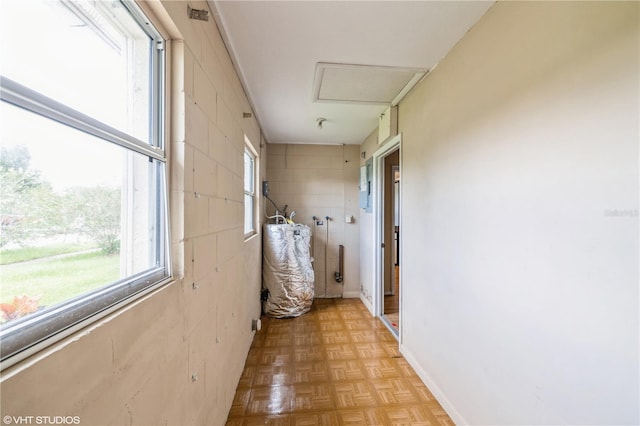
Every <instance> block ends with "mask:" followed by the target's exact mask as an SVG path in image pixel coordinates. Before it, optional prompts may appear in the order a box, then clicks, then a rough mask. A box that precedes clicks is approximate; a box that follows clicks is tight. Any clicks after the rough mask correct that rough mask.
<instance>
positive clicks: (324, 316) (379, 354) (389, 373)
mask: <svg viewBox="0 0 640 426" xmlns="http://www.w3.org/2000/svg"><path fill="white" fill-rule="evenodd" d="M227 425H228V426H252V425H272V426H312V425H319V426H338V425H358V426H360V425H375V426H381V425H411V426H418V425H434V426H453V425H454V424H453V422H452V421H451V419H450V418H449V416H448V415H447V413H446V412H445V411H444V409H442V407H441V406H440V404H439V403H438V401H436V399H435V397H434V396H433V394H432V393H431V392H430V391H429V389H428V388H427V387H426V386H425V385H424V383H423V382H422V381H421V380H420V378H419V377H418V376H417V375H416V373H415V371H414V370H413V368H412V367H411V366H410V365H409V363H408V362H407V361H406V360H405V359H404V358H403V357H402V355H401V354H400V351H399V348H398V342H397V340H396V339H395V337H394V336H393V335H392V334H391V333H390V332H389V331H388V329H387V328H386V326H385V325H384V324H383V323H382V322H381V321H380V320H379V319H377V318H372V317H371V315H370V314H369V311H368V310H367V309H366V307H365V306H364V305H363V304H362V303H361V302H360V301H359V300H357V299H319V300H316V301H314V305H313V307H312V309H311V311H310V312H309V313H307V314H305V315H302V316H300V317H297V318H289V319H273V318H266V317H265V318H263V329H262V330H261V331H260V332H258V333H256V335H255V336H254V341H253V344H252V345H251V349H250V350H249V354H248V356H247V360H246V364H245V369H244V371H243V373H242V376H241V377H240V381H239V383H238V388H237V390H236V394H235V398H234V400H233V403H232V406H231V409H230V411H229V416H228V419H227Z"/></svg>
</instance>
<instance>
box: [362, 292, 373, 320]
mask: <svg viewBox="0 0 640 426" xmlns="http://www.w3.org/2000/svg"><path fill="white" fill-rule="evenodd" d="M360 301H361V302H362V303H364V306H366V307H367V309H368V310H369V312H371V315H373V305H372V304H371V302H369V301H368V300H367V299H366V298H365V297H364V294H362V293H360Z"/></svg>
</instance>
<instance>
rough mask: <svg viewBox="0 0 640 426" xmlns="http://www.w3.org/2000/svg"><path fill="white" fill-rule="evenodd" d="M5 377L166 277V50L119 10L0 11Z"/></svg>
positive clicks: (47, 3)
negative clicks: (9, 369)
mask: <svg viewBox="0 0 640 426" xmlns="http://www.w3.org/2000/svg"><path fill="white" fill-rule="evenodd" d="M0 28H1V30H0V31H1V39H0V43H1V44H0V52H1V53H0V54H1V57H0V63H1V68H0V72H1V76H0V90H1V92H0V94H1V100H2V102H0V114H1V115H0V120H1V121H2V126H1V127H0V148H1V156H0V188H1V189H0V191H1V193H0V195H1V197H0V219H1V226H2V228H1V230H2V233H1V234H0V264H1V266H0V279H1V280H2V286H1V287H0V315H1V316H0V323H1V324H0V339H1V340H2V345H1V353H2V367H3V368H4V367H6V366H8V365H11V364H13V363H14V362H15V361H17V360H19V359H21V358H22V357H24V356H26V355H28V354H29V353H30V352H33V351H35V350H38V349H40V348H41V347H42V346H44V345H47V344H49V343H51V342H52V341H53V340H55V339H59V338H61V337H63V336H64V335H66V334H68V333H70V332H72V331H73V330H74V329H75V328H77V327H79V326H81V325H83V324H86V321H87V320H91V319H96V318H98V317H99V316H101V315H104V314H106V313H107V312H109V311H110V310H112V309H115V308H116V307H117V306H119V305H121V304H122V303H126V301H130V300H132V298H133V297H135V296H139V295H141V294H144V293H145V292H146V291H149V290H150V289H152V288H153V287H154V286H157V285H159V284H160V283H162V282H164V281H165V280H166V279H167V278H168V277H169V275H170V272H169V266H168V265H169V261H168V248H167V247H168V234H167V230H168V228H167V212H166V210H167V206H166V202H167V197H166V181H165V169H166V164H165V162H166V157H165V151H164V149H165V147H164V143H163V114H164V112H163V111H164V108H163V87H164V82H163V80H164V42H163V40H162V38H161V37H160V35H159V33H158V32H157V31H156V30H155V29H154V28H153V26H152V25H151V23H150V22H149V21H148V20H147V19H146V18H145V17H144V15H143V14H142V13H141V12H140V10H139V9H138V8H137V6H136V5H135V4H134V3H132V2H128V1H107V0H102V1H88V0H78V1H76V0H60V1H52V0H41V1H36V0H31V1H29V2H26V3H25V2H24V1H22V0H2V1H1V4H0Z"/></svg>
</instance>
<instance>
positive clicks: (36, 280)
mask: <svg viewBox="0 0 640 426" xmlns="http://www.w3.org/2000/svg"><path fill="white" fill-rule="evenodd" d="M82 249H83V250H84V249H86V247H83V248H82ZM54 254H60V252H56V253H54ZM3 257H4V256H3ZM119 276H120V257H119V255H105V254H103V253H102V252H100V251H95V252H89V253H80V254H75V255H69V256H65V257H58V258H49V259H46V258H43V259H41V260H38V261H34V262H26V263H15V264H11V265H4V266H2V268H0V283H1V286H0V303H11V302H12V301H13V298H14V296H22V295H28V296H31V297H35V296H39V295H41V296H42V297H41V298H40V305H41V306H51V305H54V304H56V303H59V302H63V301H65V300H68V299H71V298H72V297H75V296H79V295H81V294H84V293H86V292H89V291H91V290H95V289H97V288H99V287H102V286H104V285H106V284H109V283H111V282H113V281H116V280H118V279H119Z"/></svg>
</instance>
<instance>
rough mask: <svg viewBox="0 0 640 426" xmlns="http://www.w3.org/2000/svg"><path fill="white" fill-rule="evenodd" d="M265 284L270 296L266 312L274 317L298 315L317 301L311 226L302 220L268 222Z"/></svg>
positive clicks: (264, 264) (264, 248)
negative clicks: (277, 223)
mask: <svg viewBox="0 0 640 426" xmlns="http://www.w3.org/2000/svg"><path fill="white" fill-rule="evenodd" d="M262 235H263V244H262V246H263V248H262V251H263V262H262V263H263V266H262V278H263V282H264V287H265V288H266V289H267V290H269V297H268V298H267V300H266V301H265V302H264V312H265V314H266V315H267V316H270V317H273V318H287V317H297V316H299V315H302V314H304V313H305V312H308V311H309V309H311V305H312V303H313V291H314V275H313V265H312V264H311V254H310V252H309V248H310V246H311V228H309V227H308V226H306V225H300V224H295V225H294V224H287V225H285V224H283V225H265V226H264V232H263V234H262Z"/></svg>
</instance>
